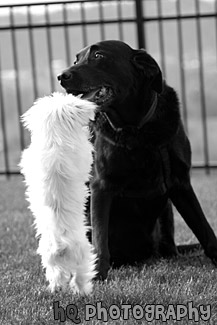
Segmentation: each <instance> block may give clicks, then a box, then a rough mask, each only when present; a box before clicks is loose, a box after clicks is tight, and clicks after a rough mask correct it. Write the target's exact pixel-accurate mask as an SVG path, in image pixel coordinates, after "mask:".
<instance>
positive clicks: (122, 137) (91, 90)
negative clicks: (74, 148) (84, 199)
mask: <svg viewBox="0 0 217 325" xmlns="http://www.w3.org/2000/svg"><path fill="white" fill-rule="evenodd" d="M58 80H60V81H61V85H62V86H63V87H64V88H65V89H66V91H67V93H72V94H74V95H78V94H82V98H84V99H88V100H91V101H94V102H96V103H97V104H98V106H99V109H98V112H97V114H96V120H95V122H94V124H93V125H92V127H93V131H94V144H95V150H96V151H95V163H94V170H93V178H92V181H91V224H92V242H93V245H94V247H95V249H96V252H97V254H98V257H99V262H98V271H99V277H101V278H103V279H104V278H106V276H107V272H108V269H109V266H110V263H114V264H115V265H121V264H128V263H134V262H135V261H137V262H139V261H143V260H144V259H145V258H147V257H149V256H150V255H153V254H158V255H161V256H171V255H175V254H177V248H176V245H175V242H174V224H173V213H172V206H171V201H172V203H173V204H174V205H175V206H176V208H177V210H178V211H179V212H180V214H181V215H182V217H183V218H184V220H185V222H186V223H187V225H188V226H189V227H190V228H191V229H192V231H193V232H194V234H195V235H196V236H197V238H198V240H199V241H200V243H201V245H202V247H203V248H204V250H205V253H206V255H207V256H209V257H210V258H211V259H212V260H213V261H214V262H215V263H216V262H217V240H216V237H215V234H214V232H213V230H212V229H211V227H210V225H209V224H208V222H207V220H206V218H205V216H204V214H203V212H202V209H201V207H200V204H199V202H198V200H197V197H196V195H195V193H194V191H193V189H192V186H191V183H190V176H189V170H190V167H191V149H190V144H189V141H188V138H187V136H186V134H185V132H184V129H183V125H182V122H181V119H180V111H179V102H178V99H177V95H176V92H175V91H174V90H173V89H172V88H171V87H169V86H168V85H166V83H165V82H163V80H162V74H161V71H160V68H159V66H158V64H157V63H156V61H155V60H154V59H153V58H152V57H151V56H150V55H149V54H148V53H147V52H146V51H145V50H133V49H132V48H130V47H129V46H128V45H126V44H125V43H123V42H120V41H104V42H99V43H97V44H94V45H92V46H90V47H86V48H85V49H83V50H82V51H80V52H79V53H78V55H77V59H76V61H75V65H74V66H72V67H70V68H69V69H67V70H65V71H64V72H63V73H62V75H60V76H58Z"/></svg>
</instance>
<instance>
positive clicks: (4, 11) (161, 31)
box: [0, 0, 217, 175]
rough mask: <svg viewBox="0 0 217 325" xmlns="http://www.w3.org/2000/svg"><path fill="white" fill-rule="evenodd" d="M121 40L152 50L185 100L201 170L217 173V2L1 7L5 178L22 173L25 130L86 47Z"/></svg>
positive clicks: (1, 162)
mask: <svg viewBox="0 0 217 325" xmlns="http://www.w3.org/2000/svg"><path fill="white" fill-rule="evenodd" d="M106 39H119V40H123V41H125V42H127V43H128V44H129V45H130V46H132V47H133V48H146V50H147V51H148V52H149V53H150V54H151V55H152V56H153V57H154V58H155V59H156V60H157V61H158V63H159V65H160V66H161V69H162V71H163V75H164V78H165V79H167V83H168V84H170V85H171V86H173V87H174V88H175V89H176V90H177V92H178V94H179V97H180V102H181V110H182V116H183V120H184V124H185V128H186V131H187V133H188V135H189V137H190V140H191V144H192V153H193V166H194V167H195V168H202V169H204V170H205V171H207V172H209V170H210V169H211V168H216V167H217V0H143V1H142V0H137V1H134V0H129V1H126V0H125V1H122V0H116V1H106V0H101V1H86V0H83V1H44V2H42V1H40V2H39V1H36V0H34V1H30V0H29V1H24V0H20V1H16V0H11V1H10V0H7V1H6V0H5V1H4V0H1V2H0V174H6V175H10V174H17V173H19V169H18V167H17V164H18V162H19V160H20V153H21V150H23V149H24V147H26V146H27V144H28V142H29V135H28V134H27V132H26V131H24V130H23V127H22V125H21V124H20V115H21V114H22V113H24V112H25V111H26V110H27V109H28V108H29V107H30V106H32V104H33V102H34V100H35V99H36V98H37V97H41V96H44V95H49V94H50V93H51V92H53V91H61V92H62V91H63V90H62V89H61V87H60V86H59V83H58V81H57V79H56V76H57V74H59V73H61V71H62V70H64V69H65V68H66V67H67V66H69V65H72V64H73V61H74V58H75V54H76V52H77V51H79V50H80V49H81V48H83V47H84V46H86V45H89V44H91V43H94V42H97V41H99V40H106Z"/></svg>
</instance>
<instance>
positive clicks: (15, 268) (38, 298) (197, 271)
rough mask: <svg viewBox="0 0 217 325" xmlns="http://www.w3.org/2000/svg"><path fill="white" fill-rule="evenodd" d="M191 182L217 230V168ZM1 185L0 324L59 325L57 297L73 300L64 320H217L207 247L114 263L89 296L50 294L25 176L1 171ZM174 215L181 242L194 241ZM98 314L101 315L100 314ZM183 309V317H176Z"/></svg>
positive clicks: (216, 284)
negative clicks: (114, 267) (26, 196)
mask: <svg viewBox="0 0 217 325" xmlns="http://www.w3.org/2000/svg"><path fill="white" fill-rule="evenodd" d="M193 185H194V188H195V190H196V192H197V194H198V196H199V198H200V201H201V204H202V206H203V208H204V211H205V213H206V215H207V218H208V220H209V222H210V223H211V224H212V226H213V228H214V229H215V232H216V233H217V218H216V217H217V216H216V213H217V199H216V198H217V175H216V174H215V173H213V174H211V176H209V177H207V176H205V175H204V174H203V173H199V172H197V173H196V172H194V174H193ZM0 186H1V193H0V324H1V325H10V324H13V325H14V324H15V325H16V324H22V325H24V324H26V325H31V324H37V325H41V324H48V325H49V324H60V320H54V316H55V313H54V309H53V306H54V302H55V306H56V316H59V317H60V315H62V317H63V316H64V314H63V309H62V311H61V312H59V313H58V312H57V305H58V302H59V306H60V307H63V308H65V309H66V308H67V305H69V304H71V306H69V307H68V308H67V312H68V314H67V315H68V317H66V321H65V322H63V323H64V324H73V323H81V324H130V325H132V324H176V323H177V324H213V325H214V324H217V269H216V268H215V267H214V266H213V265H212V263H211V262H210V260H209V259H208V258H206V257H205V256H204V254H203V252H202V251H201V252H196V253H194V254H193V253H192V254H191V255H188V256H187V255H186V256H181V257H179V258H176V259H173V260H170V261H167V260H151V261H148V262H147V263H146V264H145V265H142V266H138V267H128V268H127V267H126V268H122V269H119V270H112V271H111V272H110V274H109V278H108V280H107V282H105V283H100V282H96V283H95V285H94V292H93V295H92V296H90V297H83V298H82V297H79V296H78V295H73V294H72V293H70V292H66V293H63V292H61V291H60V292H57V293H55V294H50V293H49V292H48V291H47V290H46V285H47V283H46V281H45V277H44V272H43V270H42V269H41V266H40V258H39V256H37V255H36V248H37V240H36V239H35V237H34V228H33V227H32V222H33V218H32V216H31V214H30V211H29V210H27V203H26V202H25V200H24V185H23V184H22V180H21V178H20V177H11V179H10V180H9V181H8V180H6V179H4V178H2V179H0ZM175 222H176V242H177V243H180V244H181V243H182V244H183V243H193V242H196V239H195V237H194V236H193V235H192V233H191V231H190V230H189V229H188V228H187V227H186V226H185V225H184V223H183V221H182V219H181V218H180V216H179V215H178V214H177V213H175ZM100 302H102V306H101V303H100ZM90 305H92V306H90ZM112 305H113V306H112ZM128 305H129V306H128ZM202 305H204V306H202ZM103 306H104V307H106V308H107V310H108V313H107V312H105V310H104V309H103V308H102V307H103ZM111 306H112V307H111ZM187 307H188V309H187ZM194 307H197V309H193V308H194ZM199 308H200V309H199ZM163 309H164V310H163ZM154 312H155V314H154ZM76 313H77V314H76ZM94 313H96V314H97V313H98V318H99V317H100V316H101V317H104V318H102V319H101V320H98V319H97V316H93V314H94ZM128 313H129V317H128ZM85 315H86V316H85ZM106 315H108V320H106V318H105V317H106ZM184 315H186V316H184ZM110 316H111V317H110ZM142 316H143V318H141V317H142ZM178 316H179V319H180V320H176V319H175V318H177V317H178ZM197 316H198V319H199V321H198V322H197ZM209 316H210V319H209V320H207V318H208V317H209ZM85 317H86V320H85ZM88 317H89V320H88ZM165 317H167V319H166V318H165ZM112 318H113V319H112ZM127 318H129V320H127ZM140 318H141V319H140ZM156 318H160V319H159V320H156ZM188 318H193V320H190V319H188ZM63 320H64V318H63V319H62V321H63ZM148 320H149V322H148ZM163 321H164V322H163Z"/></svg>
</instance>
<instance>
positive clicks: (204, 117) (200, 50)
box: [195, 0, 210, 174]
mask: <svg viewBox="0 0 217 325" xmlns="http://www.w3.org/2000/svg"><path fill="white" fill-rule="evenodd" d="M195 8H196V27H197V45H198V59H199V76H200V77H199V79H200V100H201V116H202V127H203V148H204V162H205V168H206V172H207V174H208V173H209V171H210V170H209V143H208V133H207V114H206V112H207V109H206V100H205V93H204V89H205V88H204V86H205V85H204V67H203V47H202V34H201V24H200V18H199V13H200V8H199V2H198V1H197V0H195Z"/></svg>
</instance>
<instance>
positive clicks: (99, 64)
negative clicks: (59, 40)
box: [58, 41, 162, 120]
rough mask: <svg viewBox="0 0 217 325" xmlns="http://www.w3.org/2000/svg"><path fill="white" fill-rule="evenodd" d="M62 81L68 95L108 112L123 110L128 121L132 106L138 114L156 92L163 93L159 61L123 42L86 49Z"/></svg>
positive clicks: (62, 76) (101, 43) (61, 78)
mask: <svg viewBox="0 0 217 325" xmlns="http://www.w3.org/2000/svg"><path fill="white" fill-rule="evenodd" d="M58 80H59V81H60V83H61V85H62V87H64V88H65V90H66V92H67V93H72V94H73V95H76V96H77V95H81V97H82V98H84V99H87V100H90V101H93V102H95V103H96V104H98V105H99V107H100V108H102V109H105V110H108V108H109V109H111V108H113V109H119V112H118V113H119V114H120V115H122V117H123V119H126V120H127V117H126V116H127V114H128V113H127V110H128V107H132V106H133V108H134V115H135V109H136V107H139V106H140V107H141V105H142V104H143V103H145V102H148V98H149V97H150V94H151V91H152V90H154V91H155V92H157V93H160V92H161V91H162V75H161V71H160V68H159V66H158V64H157V63H156V61H155V60H154V59H153V58H152V57H151V56H150V55H149V54H148V53H147V52H146V51H145V50H134V49H132V48H131V47H130V46H128V45H127V44H125V43H123V42H121V41H102V42H99V43H96V44H94V45H91V46H89V47H86V48H84V49H83V50H81V51H80V52H79V53H78V54H77V55H76V61H75V63H74V65H73V66H72V67H70V68H68V69H66V70H65V71H63V73H62V74H61V75H59V76H58ZM143 106H144V105H143ZM123 110H124V111H125V112H124V113H123V112H122V111H123ZM129 110H130V108H129ZM123 115H124V116H123ZM131 115H132V114H129V116H128V117H129V119H132V116H131Z"/></svg>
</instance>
